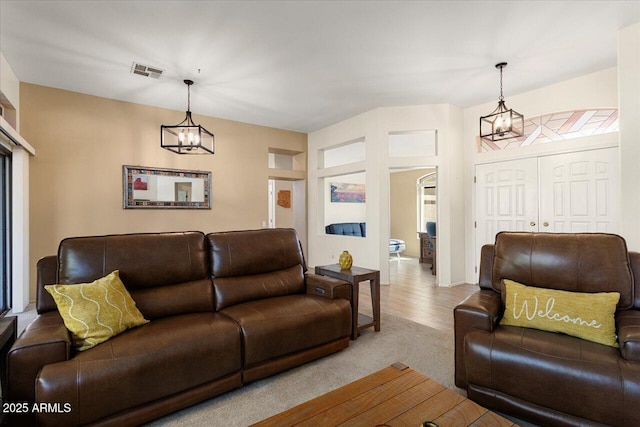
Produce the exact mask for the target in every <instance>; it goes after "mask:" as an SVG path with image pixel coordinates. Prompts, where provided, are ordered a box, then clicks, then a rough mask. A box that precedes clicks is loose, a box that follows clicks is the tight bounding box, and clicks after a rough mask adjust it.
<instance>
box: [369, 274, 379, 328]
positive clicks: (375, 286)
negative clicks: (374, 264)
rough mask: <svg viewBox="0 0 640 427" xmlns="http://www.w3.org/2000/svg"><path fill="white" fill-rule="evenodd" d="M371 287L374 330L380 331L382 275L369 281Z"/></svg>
mask: <svg viewBox="0 0 640 427" xmlns="http://www.w3.org/2000/svg"><path fill="white" fill-rule="evenodd" d="M369 286H370V287H371V306H372V308H373V321H374V322H375V325H374V330H375V331H380V273H378V274H377V275H376V278H375V279H372V280H369Z"/></svg>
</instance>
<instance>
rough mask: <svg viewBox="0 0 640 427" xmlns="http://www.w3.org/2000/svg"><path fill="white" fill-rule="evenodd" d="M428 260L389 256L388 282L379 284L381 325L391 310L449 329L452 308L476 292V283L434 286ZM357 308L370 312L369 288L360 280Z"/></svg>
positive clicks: (418, 321) (418, 320)
mask: <svg viewBox="0 0 640 427" xmlns="http://www.w3.org/2000/svg"><path fill="white" fill-rule="evenodd" d="M430 267H431V265H430V264H420V263H419V262H418V259H417V258H409V257H401V259H400V260H399V261H398V260H396V259H395V257H394V258H393V260H392V261H391V262H390V282H391V284H390V285H388V286H381V287H380V311H381V312H382V327H383V328H384V315H385V314H391V315H394V316H398V317H403V318H405V319H408V320H412V321H414V322H416V323H420V324H423V325H427V326H430V327H432V328H435V329H438V330H441V331H452V330H453V308H454V307H455V306H456V305H457V304H458V303H459V302H461V301H462V300H464V299H465V298H466V297H467V296H469V295H471V294H472V293H474V292H476V291H477V290H478V289H479V288H478V286H477V285H469V284H466V285H460V286H454V287H451V288H444V287H439V286H436V276H433V275H432V274H431V270H430ZM359 299H360V304H359V305H360V310H359V311H360V312H361V313H364V314H367V315H371V303H370V301H371V292H370V290H369V286H368V284H367V283H361V284H360V297H359Z"/></svg>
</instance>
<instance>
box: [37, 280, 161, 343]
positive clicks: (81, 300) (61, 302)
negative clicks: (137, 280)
mask: <svg viewBox="0 0 640 427" xmlns="http://www.w3.org/2000/svg"><path fill="white" fill-rule="evenodd" d="M45 289H46V290H47V292H49V293H50V294H51V296H52V297H53V299H54V300H55V302H56V305H57V306H58V311H59V312H60V316H62V319H63V320H64V324H65V326H66V327H67V329H69V331H70V332H71V336H72V340H73V346H74V347H75V348H76V350H78V351H84V350H88V349H90V348H92V347H95V346H96V345H98V344H100V343H102V342H104V341H106V340H108V339H109V338H112V337H114V336H116V335H118V334H120V333H122V332H124V331H126V330H127V329H129V328H135V327H136V326H140V325H144V324H145V323H148V322H149V321H148V320H146V319H145V318H144V317H143V316H142V314H141V313H140V311H139V310H138V308H137V307H136V303H135V301H134V300H133V299H132V298H131V295H129V292H127V290H126V289H125V287H124V285H123V284H122V281H121V280H120V276H119V275H118V270H116V271H113V272H111V273H109V274H108V275H106V276H105V277H102V278H100V279H98V280H95V281H93V282H91V283H79V284H75V285H47V286H45Z"/></svg>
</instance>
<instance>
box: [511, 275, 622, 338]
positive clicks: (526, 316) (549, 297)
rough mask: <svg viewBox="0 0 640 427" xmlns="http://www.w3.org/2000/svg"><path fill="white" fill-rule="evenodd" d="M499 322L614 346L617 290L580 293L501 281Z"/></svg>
mask: <svg viewBox="0 0 640 427" xmlns="http://www.w3.org/2000/svg"><path fill="white" fill-rule="evenodd" d="M503 285H504V287H505V290H506V291H505V292H506V300H505V306H506V307H505V310H504V317H503V318H502V320H501V321H500V324H501V325H510V326H522V327H525V328H534V329H541V330H543V331H550V332H562V333H564V334H567V335H572V336H574V337H578V338H582V339H585V340H589V341H594V342H597V343H600V344H605V345H609V346H612V347H618V342H617V337H616V322H615V317H614V315H615V312H616V305H617V304H618V301H619V300H620V294H619V293H618V292H600V293H584V292H569V291H559V290H556V289H545V288H536V287H533V286H525V285H523V284H520V283H518V282H514V281H512V280H507V279H505V280H503Z"/></svg>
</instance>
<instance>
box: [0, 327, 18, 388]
mask: <svg viewBox="0 0 640 427" xmlns="http://www.w3.org/2000/svg"><path fill="white" fill-rule="evenodd" d="M17 335H18V318H17V317H16V316H4V317H0V359H1V360H0V369H2V372H1V375H0V379H1V381H0V387H2V398H3V399H6V396H7V354H8V353H9V349H10V348H11V346H12V345H13V343H14V342H15V340H16V338H17Z"/></svg>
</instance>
